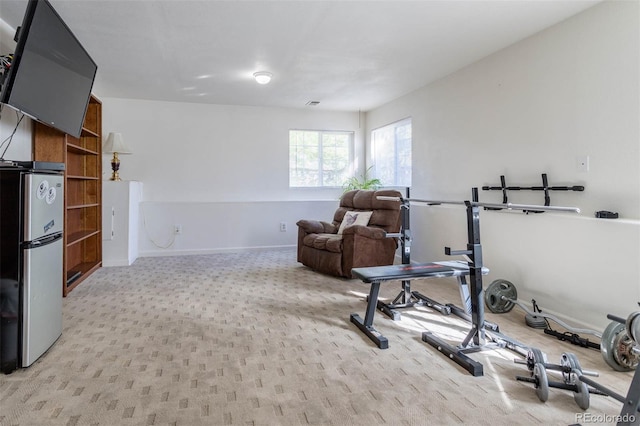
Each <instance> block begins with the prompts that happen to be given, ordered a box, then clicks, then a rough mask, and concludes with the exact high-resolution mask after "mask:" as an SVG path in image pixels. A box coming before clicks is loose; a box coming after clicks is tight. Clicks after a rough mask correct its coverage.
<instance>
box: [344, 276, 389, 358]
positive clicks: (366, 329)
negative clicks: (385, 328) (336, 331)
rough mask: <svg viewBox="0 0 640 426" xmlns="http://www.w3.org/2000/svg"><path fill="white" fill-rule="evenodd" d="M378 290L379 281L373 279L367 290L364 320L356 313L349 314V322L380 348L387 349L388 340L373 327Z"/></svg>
mask: <svg viewBox="0 0 640 426" xmlns="http://www.w3.org/2000/svg"><path fill="white" fill-rule="evenodd" d="M379 292H380V281H374V282H372V283H371V290H370V291H369V300H368V301H367V311H366V313H365V316H364V321H363V320H362V318H361V317H360V315H358V314H351V322H352V323H354V324H355V325H356V327H358V328H359V329H360V331H362V332H363V333H364V334H366V335H367V337H369V339H371V340H372V341H373V342H374V343H375V344H376V345H377V346H378V348H380V349H387V348H388V347H389V341H388V340H387V338H386V337H384V336H383V335H382V334H380V333H379V332H378V331H377V330H376V329H375V328H373V316H374V315H375V313H376V308H377V306H378V293H379Z"/></svg>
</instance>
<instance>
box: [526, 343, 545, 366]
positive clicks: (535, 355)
mask: <svg viewBox="0 0 640 426" xmlns="http://www.w3.org/2000/svg"><path fill="white" fill-rule="evenodd" d="M538 363H540V364H546V363H547V356H546V355H545V354H544V352H542V351H541V350H540V349H538V348H529V351H528V352H527V368H528V369H529V371H533V367H534V366H535V365H536V364H538Z"/></svg>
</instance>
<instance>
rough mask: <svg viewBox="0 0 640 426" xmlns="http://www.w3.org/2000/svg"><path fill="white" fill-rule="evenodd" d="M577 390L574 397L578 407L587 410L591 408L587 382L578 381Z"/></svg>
mask: <svg viewBox="0 0 640 426" xmlns="http://www.w3.org/2000/svg"><path fill="white" fill-rule="evenodd" d="M576 386H577V387H576V392H574V393H573V399H574V400H575V401H576V404H578V407H580V408H582V409H583V410H586V409H587V408H589V387H588V386H587V384H586V383H585V382H581V381H578V383H576Z"/></svg>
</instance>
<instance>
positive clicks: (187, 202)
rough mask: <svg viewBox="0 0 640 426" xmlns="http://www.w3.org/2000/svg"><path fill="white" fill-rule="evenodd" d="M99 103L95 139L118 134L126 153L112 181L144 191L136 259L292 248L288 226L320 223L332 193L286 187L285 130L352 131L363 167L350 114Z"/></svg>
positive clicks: (355, 120)
mask: <svg viewBox="0 0 640 426" xmlns="http://www.w3.org/2000/svg"><path fill="white" fill-rule="evenodd" d="M101 100H102V102H103V131H104V133H105V137H106V135H107V134H108V132H112V131H115V132H120V133H122V135H123V138H124V140H125V143H126V144H127V145H128V146H129V147H130V148H131V150H132V151H133V155H126V156H125V155H122V156H120V161H121V166H120V176H121V178H122V179H125V180H136V181H140V182H142V183H143V184H144V200H143V203H142V205H141V220H142V222H141V232H140V255H141V256H151V255H169V254H187V253H203V252H215V251H220V250H231V249H247V248H256V247H278V246H293V245H295V244H296V238H297V229H296V226H295V222H296V221H297V220H298V219H303V218H305V219H323V220H330V219H331V218H332V217H333V212H334V211H335V209H336V207H337V205H338V201H337V200H338V198H339V196H340V194H341V189H339V188H333V189H292V188H289V175H288V161H289V142H288V140H289V139H288V137H289V129H295V128H299V129H331V130H351V131H354V132H355V139H356V145H357V146H359V147H360V148H359V149H358V150H357V152H356V157H357V158H356V162H357V163H358V164H360V163H362V164H363V163H364V159H363V152H362V147H363V146H364V144H363V143H362V141H363V136H362V129H361V128H360V126H363V124H361V123H362V117H359V116H358V113H357V112H347V113H340V112H323V111H313V110H302V109H278V108H262V107H242V106H224V105H203V104H188V103H176V102H154V101H144V100H128V99H115V98H102V99H101ZM109 159H110V156H108V155H105V156H104V164H103V171H104V176H103V178H104V179H109V177H110V170H111V166H110V163H109ZM281 222H284V223H285V224H286V226H287V231H286V232H281V231H280V223H281ZM175 224H180V225H182V234H181V235H179V236H176V237H175V240H174V237H173V226H174V225H175ZM166 246H168V247H167V248H163V247H166Z"/></svg>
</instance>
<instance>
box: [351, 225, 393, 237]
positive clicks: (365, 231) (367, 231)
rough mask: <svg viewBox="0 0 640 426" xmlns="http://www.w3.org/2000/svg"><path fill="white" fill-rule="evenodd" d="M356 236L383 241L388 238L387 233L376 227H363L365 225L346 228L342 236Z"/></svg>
mask: <svg viewBox="0 0 640 426" xmlns="http://www.w3.org/2000/svg"><path fill="white" fill-rule="evenodd" d="M349 234H354V235H358V236H361V237H365V238H370V239H372V240H382V239H384V238H387V232H386V231H385V230H384V229H382V228H378V227H375V226H363V225H353V226H349V227H347V228H345V229H344V230H343V231H342V235H349Z"/></svg>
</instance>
